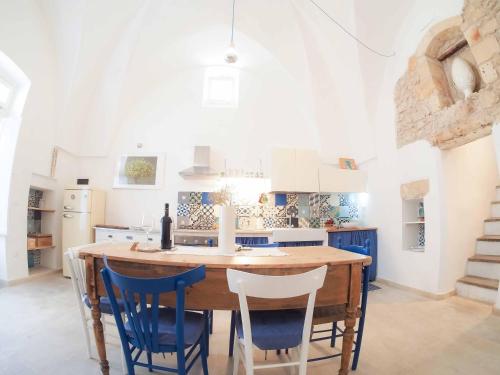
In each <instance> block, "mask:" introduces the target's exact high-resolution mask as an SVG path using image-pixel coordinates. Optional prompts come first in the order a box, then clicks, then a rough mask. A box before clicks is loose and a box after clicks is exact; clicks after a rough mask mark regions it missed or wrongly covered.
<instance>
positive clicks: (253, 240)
mask: <svg viewBox="0 0 500 375" xmlns="http://www.w3.org/2000/svg"><path fill="white" fill-rule="evenodd" d="M236 243H237V244H238V245H247V246H251V245H265V244H267V243H269V241H268V238H267V237H236Z"/></svg>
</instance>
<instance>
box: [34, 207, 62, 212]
mask: <svg viewBox="0 0 500 375" xmlns="http://www.w3.org/2000/svg"><path fill="white" fill-rule="evenodd" d="M28 210H32V211H40V212H56V210H52V209H50V208H39V207H28Z"/></svg>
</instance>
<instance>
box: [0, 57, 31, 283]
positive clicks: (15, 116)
mask: <svg viewBox="0 0 500 375" xmlns="http://www.w3.org/2000/svg"><path fill="white" fill-rule="evenodd" d="M0 77H2V79H4V80H5V81H7V83H8V84H9V85H10V86H12V87H13V98H12V102H11V105H10V106H9V107H8V108H7V112H6V113H5V114H4V116H3V117H2V118H1V119H0V181H1V184H0V280H4V279H7V278H8V270H9V268H10V263H12V261H13V257H12V254H10V253H9V252H8V249H9V246H8V245H9V239H10V238H9V237H10V236H9V231H8V229H9V211H10V210H9V204H10V194H11V180H12V166H13V163H14V157H15V151H16V146H17V139H18V135H19V130H20V128H21V123H22V113H23V108H24V104H25V102H26V97H27V96H28V92H29V89H30V86H31V81H30V79H29V78H28V77H27V76H26V74H24V72H23V71H22V70H21V69H20V68H19V67H18V66H17V65H16V64H15V63H14V62H13V61H12V60H11V59H10V58H9V57H8V56H7V55H5V54H4V53H3V52H2V51H0ZM24 262H26V260H24Z"/></svg>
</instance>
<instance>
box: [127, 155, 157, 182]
mask: <svg viewBox="0 0 500 375" xmlns="http://www.w3.org/2000/svg"><path fill="white" fill-rule="evenodd" d="M154 174H155V167H154V165H153V164H152V163H151V162H149V161H147V160H144V159H141V158H134V159H132V160H131V159H128V160H127V162H126V164H125V175H126V176H127V177H130V178H141V177H152V176H154Z"/></svg>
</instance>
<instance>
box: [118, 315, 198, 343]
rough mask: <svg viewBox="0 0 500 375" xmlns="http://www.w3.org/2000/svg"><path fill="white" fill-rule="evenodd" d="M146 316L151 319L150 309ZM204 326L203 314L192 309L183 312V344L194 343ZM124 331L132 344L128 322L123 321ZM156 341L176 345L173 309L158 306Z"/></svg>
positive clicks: (131, 333) (131, 332)
mask: <svg viewBox="0 0 500 375" xmlns="http://www.w3.org/2000/svg"><path fill="white" fill-rule="evenodd" d="M147 313H148V316H149V318H150V319H151V309H148V310H147ZM141 314H142V312H140V313H139V319H142V316H141ZM204 328H205V321H204V317H203V314H200V313H196V312H193V311H186V312H185V313H184V344H185V345H186V347H188V346H191V345H194V344H196V342H197V341H198V339H199V338H200V336H201V335H202V333H203V330H204ZM125 331H126V332H127V335H128V336H129V338H130V340H131V342H132V344H133V342H134V341H135V339H134V338H133V331H132V328H131V327H130V323H129V322H128V321H127V322H126V323H125ZM158 342H159V344H160V345H169V346H172V345H176V334H175V309H173V308H160V309H159V314H158Z"/></svg>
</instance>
